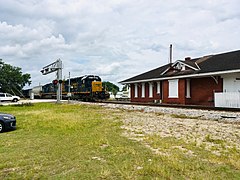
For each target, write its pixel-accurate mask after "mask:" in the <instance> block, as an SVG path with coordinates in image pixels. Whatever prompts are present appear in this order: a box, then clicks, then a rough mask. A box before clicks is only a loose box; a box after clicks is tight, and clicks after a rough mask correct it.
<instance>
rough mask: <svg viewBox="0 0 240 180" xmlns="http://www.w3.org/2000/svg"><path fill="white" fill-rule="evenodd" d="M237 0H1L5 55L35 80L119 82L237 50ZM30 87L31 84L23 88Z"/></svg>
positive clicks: (0, 45)
mask: <svg viewBox="0 0 240 180" xmlns="http://www.w3.org/2000/svg"><path fill="white" fill-rule="evenodd" d="M239 7H240V1H239V0H194V1H190V0H171V1H166V0H67V1H66V0H41V1H38V0H7V1H6V0H0V59H2V60H3V61H4V62H5V63H7V64H11V65H13V66H17V67H20V68H22V72H23V73H29V74H31V81H32V84H31V87H34V86H37V85H39V84H41V85H43V84H46V83H49V82H51V81H52V80H53V79H55V78H56V74H55V73H51V74H48V75H42V74H41V73H40V70H41V69H42V67H44V66H46V65H48V64H50V63H52V62H54V61H56V60H57V59H59V58H60V59H61V60H62V62H63V66H64V68H63V77H65V78H67V77H68V74H69V72H70V73H71V77H78V76H83V75H87V74H89V75H90V74H93V75H99V76H100V77H101V78H102V80H103V81H110V82H112V83H115V84H117V85H120V84H118V82H119V81H122V80H125V79H128V78H130V77H132V76H135V75H138V74H141V73H143V72H146V71H149V70H151V69H154V68H157V67H159V66H162V65H164V64H167V63H169V46H170V44H172V45H173V62H174V61H176V60H181V59H184V58H185V57H192V58H194V57H201V56H205V55H210V54H218V53H223V52H228V51H234V50H239V49H240V11H239ZM25 88H28V87H25Z"/></svg>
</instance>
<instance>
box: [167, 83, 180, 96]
mask: <svg viewBox="0 0 240 180" xmlns="http://www.w3.org/2000/svg"><path fill="white" fill-rule="evenodd" d="M168 84H169V90H168V97H169V98H178V79H173V80H168Z"/></svg>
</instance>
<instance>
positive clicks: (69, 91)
mask: <svg viewBox="0 0 240 180" xmlns="http://www.w3.org/2000/svg"><path fill="white" fill-rule="evenodd" d="M70 97H71V83H70V72H69V77H68V103H70Z"/></svg>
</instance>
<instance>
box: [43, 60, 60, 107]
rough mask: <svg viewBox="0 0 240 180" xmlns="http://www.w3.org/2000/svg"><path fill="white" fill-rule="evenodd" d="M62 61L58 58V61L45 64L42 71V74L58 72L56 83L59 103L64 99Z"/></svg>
mask: <svg viewBox="0 0 240 180" xmlns="http://www.w3.org/2000/svg"><path fill="white" fill-rule="evenodd" d="M62 69H63V67H62V61H61V60H60V59H58V60H57V61H55V62H53V63H51V64H49V65H47V66H45V67H43V68H42V70H41V71H40V72H41V73H42V75H47V74H50V73H53V72H57V79H56V80H54V83H55V84H57V86H58V88H57V103H60V102H61V99H62Z"/></svg>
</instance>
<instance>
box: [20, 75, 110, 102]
mask: <svg viewBox="0 0 240 180" xmlns="http://www.w3.org/2000/svg"><path fill="white" fill-rule="evenodd" d="M58 83H59V82H56V80H54V81H53V82H51V83H48V84H45V85H43V86H36V87H34V88H32V89H27V90H23V96H24V97H31V96H34V98H41V99H47V98H56V92H57V88H58V85H57V84H58ZM60 83H61V88H62V94H61V97H62V99H68V98H71V99H73V100H84V101H95V100H106V99H108V98H109V97H110V94H109V92H108V91H106V90H105V88H104V87H103V84H102V80H101V78H100V77H99V76H96V75H85V76H81V77H75V78H70V87H69V79H67V80H62V81H61V82H60ZM69 90H70V92H69Z"/></svg>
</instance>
